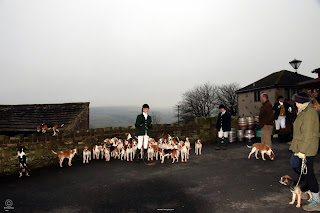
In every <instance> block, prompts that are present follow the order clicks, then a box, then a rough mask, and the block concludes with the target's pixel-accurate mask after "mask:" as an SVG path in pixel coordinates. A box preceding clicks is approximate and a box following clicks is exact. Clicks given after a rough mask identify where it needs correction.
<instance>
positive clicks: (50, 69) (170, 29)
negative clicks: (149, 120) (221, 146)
mask: <svg viewBox="0 0 320 213" xmlns="http://www.w3.org/2000/svg"><path fill="white" fill-rule="evenodd" d="M0 32H1V33H0V74H1V78H0V104H43V103H65V102H84V101H89V102H91V104H90V106H125V105H138V106H140V105H142V104H144V103H148V104H149V105H150V106H151V108H152V107H173V106H174V105H175V104H176V103H177V102H178V101H180V100H181V94H182V93H183V92H185V91H187V90H189V89H191V88H193V87H194V86H196V85H200V84H203V83H205V82H210V83H214V84H228V83H232V82H238V83H239V84H240V85H241V86H242V87H243V86H246V85H248V84H250V83H253V82H254V81H256V80H259V79H260V78H263V77H265V76H267V75H269V74H271V73H273V72H276V71H280V70H284V69H285V70H290V71H293V68H292V67H291V66H290V64H289V63H288V62H289V61H291V60H293V59H294V58H296V59H299V60H301V61H302V64H301V66H300V68H299V70H298V72H299V73H300V74H303V75H307V76H310V77H314V78H315V77H317V76H316V75H315V74H312V73H311V71H312V70H314V69H316V68H319V67H320V1H319V0H268V1H258V0H192V1H191V0H161V1H159V0H158V1H156V0H139V1H138V0H101V1H97V0H86V1H84V0H61V1H60V0H37V1H35V0H27V1H26V0H21V1H17V0H0Z"/></svg>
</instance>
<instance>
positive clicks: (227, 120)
mask: <svg viewBox="0 0 320 213" xmlns="http://www.w3.org/2000/svg"><path fill="white" fill-rule="evenodd" d="M219 110H220V113H219V114H218V120H217V124H216V128H217V131H218V142H217V146H216V150H219V149H220V147H221V144H223V147H222V148H223V149H224V150H226V149H227V146H228V142H229V139H228V135H229V132H230V131H231V114H230V113H229V112H228V111H227V110H226V108H225V106H224V105H222V104H221V105H220V106H219Z"/></svg>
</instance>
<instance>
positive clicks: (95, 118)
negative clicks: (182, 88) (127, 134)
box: [89, 106, 177, 129]
mask: <svg viewBox="0 0 320 213" xmlns="http://www.w3.org/2000/svg"><path fill="white" fill-rule="evenodd" d="M139 113H141V107H137V106H118V107H90V124H89V125H90V128H93V129H94V128H104V127H127V126H134V123H135V121H136V117H137V115H138V114H139ZM153 114H155V115H157V116H158V117H159V118H160V123H161V124H164V123H166V124H170V123H173V122H176V121H177V118H175V117H174V112H173V108H158V109H157V108H152V109H150V115H151V116H152V115H153Z"/></svg>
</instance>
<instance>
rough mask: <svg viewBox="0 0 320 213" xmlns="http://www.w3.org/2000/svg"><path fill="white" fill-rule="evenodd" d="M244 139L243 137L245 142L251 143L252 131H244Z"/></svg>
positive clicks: (252, 138)
mask: <svg viewBox="0 0 320 213" xmlns="http://www.w3.org/2000/svg"><path fill="white" fill-rule="evenodd" d="M244 135H245V136H244V137H245V139H246V141H247V142H253V140H254V131H253V130H250V129H249V130H246V131H245V132H244Z"/></svg>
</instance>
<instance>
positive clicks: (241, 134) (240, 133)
mask: <svg viewBox="0 0 320 213" xmlns="http://www.w3.org/2000/svg"><path fill="white" fill-rule="evenodd" d="M243 138H244V130H242V129H239V130H237V139H238V141H241V142H242V141H243Z"/></svg>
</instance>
